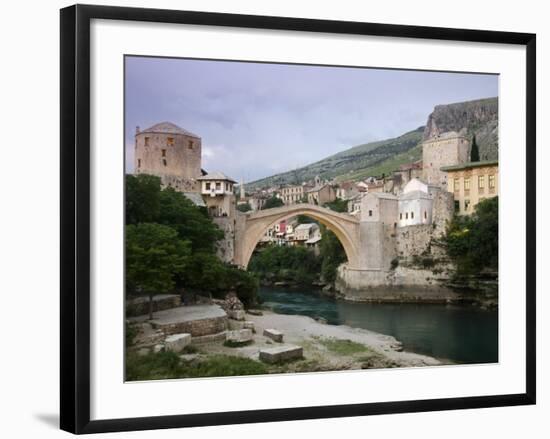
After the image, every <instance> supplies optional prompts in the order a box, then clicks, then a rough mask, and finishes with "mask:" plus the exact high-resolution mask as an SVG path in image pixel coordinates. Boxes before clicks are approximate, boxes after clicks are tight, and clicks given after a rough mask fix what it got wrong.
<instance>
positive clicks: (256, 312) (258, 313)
mask: <svg viewBox="0 0 550 439" xmlns="http://www.w3.org/2000/svg"><path fill="white" fill-rule="evenodd" d="M246 312H247V313H248V314H250V315H252V316H263V315H264V313H263V312H262V311H260V310H259V309H249V310H247V311H246Z"/></svg>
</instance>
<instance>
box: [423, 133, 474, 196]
mask: <svg viewBox="0 0 550 439" xmlns="http://www.w3.org/2000/svg"><path fill="white" fill-rule="evenodd" d="M469 151H470V143H469V141H468V139H466V138H465V137H462V136H458V135H456V136H452V135H449V136H446V137H444V136H441V138H439V137H435V138H432V139H428V140H426V141H425V142H424V143H423V144H422V166H423V172H422V175H423V179H424V181H425V182H426V183H428V184H433V185H437V186H439V187H441V188H444V189H446V188H447V173H446V172H443V171H441V168H442V167H444V166H451V165H457V164H460V163H466V162H467V161H468V153H469Z"/></svg>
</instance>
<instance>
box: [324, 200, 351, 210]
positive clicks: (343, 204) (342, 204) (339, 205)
mask: <svg viewBox="0 0 550 439" xmlns="http://www.w3.org/2000/svg"><path fill="white" fill-rule="evenodd" d="M323 207H327V208H329V209H330V210H333V211H335V212H344V213H345V212H347V211H348V202H347V201H346V200H342V199H341V198H336V199H335V200H334V201H329V202H328V203H325V204H323Z"/></svg>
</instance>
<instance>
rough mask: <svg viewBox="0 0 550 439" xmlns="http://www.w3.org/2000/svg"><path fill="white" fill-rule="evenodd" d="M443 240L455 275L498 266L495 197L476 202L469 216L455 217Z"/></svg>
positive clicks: (496, 200)
mask: <svg viewBox="0 0 550 439" xmlns="http://www.w3.org/2000/svg"><path fill="white" fill-rule="evenodd" d="M444 241H445V244H446V246H447V253H448V254H449V256H450V257H451V258H453V260H454V261H455V262H456V264H457V271H458V274H476V273H479V272H480V271H482V270H483V269H485V268H490V269H498V197H494V198H489V199H487V200H483V201H481V202H480V203H478V204H477V206H476V209H475V212H474V213H473V214H472V215H470V216H455V217H454V218H453V220H452V222H451V223H450V224H449V227H448V228H447V234H446V236H445V239H444Z"/></svg>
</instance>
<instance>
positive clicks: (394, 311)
mask: <svg viewBox="0 0 550 439" xmlns="http://www.w3.org/2000/svg"><path fill="white" fill-rule="evenodd" d="M259 295H260V298H261V300H263V306H265V307H267V308H269V309H271V310H273V311H274V312H276V313H279V314H297V315H305V316H309V317H313V318H318V317H322V318H324V319H326V321H327V322H328V324H332V325H348V326H351V327H355V328H364V329H368V330H371V331H374V332H378V333H381V334H387V335H392V336H394V337H395V338H396V339H397V340H399V341H400V342H401V343H403V348H404V350H406V351H410V352H416V353H419V354H425V355H429V356H432V357H436V358H439V359H444V360H450V361H452V362H454V363H463V364H466V363H493V362H497V361H498V312H497V311H487V310H483V309H480V308H478V307H474V306H470V305H431V304H430V305H427V304H379V303H376V304H371V303H351V302H344V301H340V300H334V299H332V298H329V297H326V296H323V295H321V294H319V293H317V292H315V291H308V290H307V289H303V290H295V289H293V290H289V289H283V288H261V289H260V292H259Z"/></svg>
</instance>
